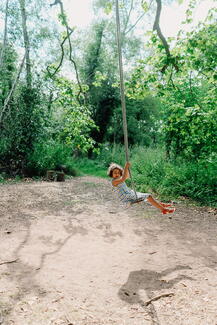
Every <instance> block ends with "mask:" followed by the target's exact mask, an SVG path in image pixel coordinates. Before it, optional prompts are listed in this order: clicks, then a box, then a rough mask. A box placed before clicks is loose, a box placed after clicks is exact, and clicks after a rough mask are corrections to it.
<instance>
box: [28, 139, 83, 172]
mask: <svg viewBox="0 0 217 325" xmlns="http://www.w3.org/2000/svg"><path fill="white" fill-rule="evenodd" d="M61 165H64V166H65V170H66V172H67V174H69V175H72V176H76V175H77V171H76V169H75V168H74V162H73V159H72V152H71V147H70V146H68V145H66V144H62V143H57V142H54V141H53V140H49V141H47V142H46V143H42V142H40V143H37V144H35V146H34V151H33V152H32V153H31V154H30V155H29V157H28V164H27V173H29V174H31V175H30V176H33V175H38V176H42V175H45V173H46V171H47V170H48V169H59V166H61Z"/></svg>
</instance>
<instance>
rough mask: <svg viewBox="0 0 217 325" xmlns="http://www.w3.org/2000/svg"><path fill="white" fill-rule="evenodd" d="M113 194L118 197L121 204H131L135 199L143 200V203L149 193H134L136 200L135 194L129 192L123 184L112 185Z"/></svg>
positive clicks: (131, 191)
mask: <svg viewBox="0 0 217 325" xmlns="http://www.w3.org/2000/svg"><path fill="white" fill-rule="evenodd" d="M112 189H113V192H114V193H115V194H116V195H117V196H118V198H119V200H120V201H121V202H123V203H133V202H134V201H135V200H136V199H137V198H138V199H140V198H143V199H144V202H145V201H147V198H148V197H149V196H150V194H149V193H140V192H136V194H137V198H136V196H135V192H134V191H133V190H131V189H130V188H129V187H128V186H127V184H126V183H125V182H123V183H120V184H118V185H117V186H114V185H113V184H112Z"/></svg>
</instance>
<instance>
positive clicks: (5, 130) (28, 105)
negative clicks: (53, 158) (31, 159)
mask: <svg viewBox="0 0 217 325" xmlns="http://www.w3.org/2000/svg"><path fill="white" fill-rule="evenodd" d="M39 89H40V87H39V86H35V88H32V89H31V90H30V89H29V88H26V86H25V85H19V87H18V88H17V90H16V92H15V93H14V97H13V99H12V100H11V102H10V107H9V109H8V112H7V114H6V116H5V117H4V119H3V122H2V126H1V140H0V147H1V149H2V150H1V153H0V163H1V164H2V165H5V164H6V165H7V167H8V169H9V170H12V171H16V172H20V171H22V170H23V169H24V168H25V166H26V160H27V156H28V154H29V153H30V152H31V151H32V150H33V144H34V142H35V141H36V140H37V138H38V137H40V136H43V135H44V134H43V132H44V125H45V111H44V110H43V105H42V96H41V94H40V90H39Z"/></svg>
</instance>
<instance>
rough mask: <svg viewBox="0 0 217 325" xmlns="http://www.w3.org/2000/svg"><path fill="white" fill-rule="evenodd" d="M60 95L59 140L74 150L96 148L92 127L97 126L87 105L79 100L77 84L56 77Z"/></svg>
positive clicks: (86, 150)
mask: <svg viewBox="0 0 217 325" xmlns="http://www.w3.org/2000/svg"><path fill="white" fill-rule="evenodd" d="M54 82H55V86H56V91H57V92H58V96H57V99H56V103H55V106H56V112H57V113H56V117H55V119H56V125H57V126H58V127H57V129H56V134H55V135H54V138H55V139H56V140H57V142H62V143H65V144H67V145H69V146H70V147H71V151H72V152H74V153H75V152H82V153H84V152H86V153H87V152H88V151H89V150H90V149H94V144H95V142H94V140H93V139H92V138H91V137H90V132H91V130H92V129H94V128H96V126H95V123H94V121H93V120H92V119H91V117H90V110H89V108H88V106H87V105H82V106H81V105H80V104H79V103H78V101H77V93H78V87H77V85H76V84H75V83H74V82H72V81H70V80H68V79H67V78H64V77H55V79H54Z"/></svg>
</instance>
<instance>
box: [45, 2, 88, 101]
mask: <svg viewBox="0 0 217 325" xmlns="http://www.w3.org/2000/svg"><path fill="white" fill-rule="evenodd" d="M58 4H59V5H60V11H61V15H62V17H63V18H64V17H65V13H64V8H63V3H62V1H61V0H55V2H54V3H52V4H50V6H51V7H52V6H55V5H58ZM63 25H64V26H65V27H66V34H67V37H66V39H67V40H68V42H69V60H70V61H71V62H72V64H73V66H74V69H75V75H76V80H77V83H78V87H79V92H78V94H77V100H78V102H79V104H80V105H81V101H80V95H81V94H83V97H84V98H85V94H84V92H83V89H82V86H81V82H80V79H79V74H78V68H77V64H76V62H75V60H74V59H73V58H72V43H71V39H70V36H71V34H72V32H73V31H74V29H72V28H70V27H69V25H68V22H67V21H66V19H64V20H63ZM66 39H65V40H66ZM64 42H65V41H64ZM63 44H64V43H63ZM63 44H62V46H63ZM62 53H64V52H62ZM62 59H63V57H62ZM61 64H62V62H61ZM60 66H61V65H60ZM60 66H59V68H60ZM59 68H58V69H59Z"/></svg>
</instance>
